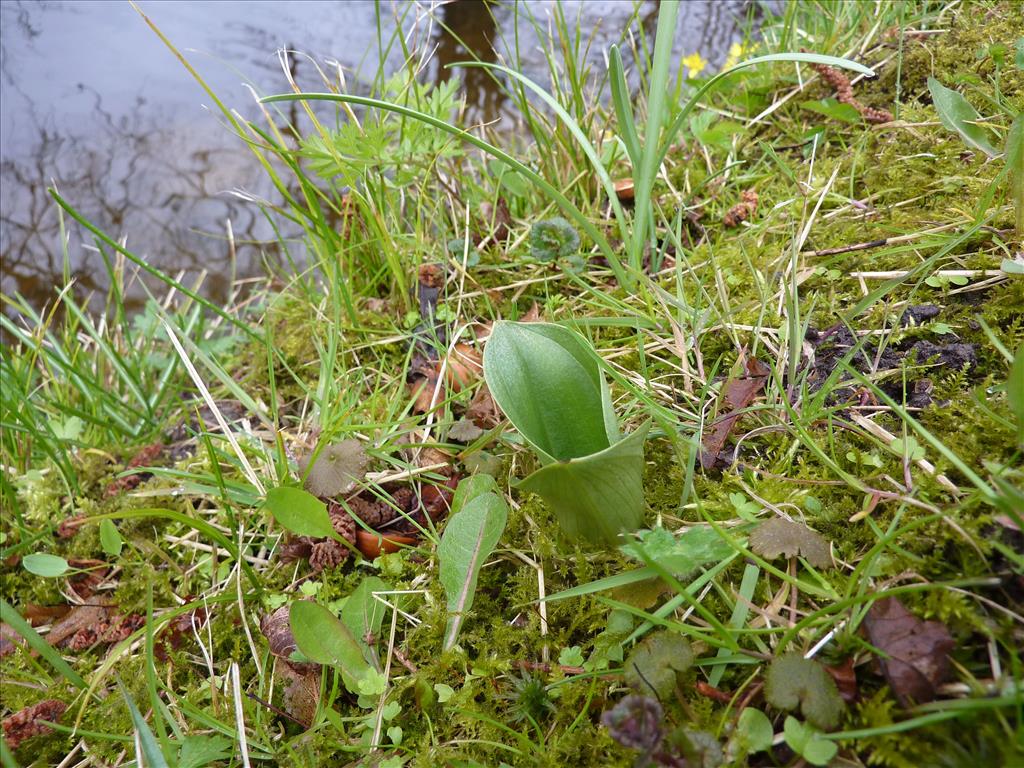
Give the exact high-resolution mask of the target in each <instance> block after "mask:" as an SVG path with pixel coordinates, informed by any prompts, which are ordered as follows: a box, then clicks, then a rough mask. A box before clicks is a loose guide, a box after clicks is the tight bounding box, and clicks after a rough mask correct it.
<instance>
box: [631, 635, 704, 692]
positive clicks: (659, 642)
mask: <svg viewBox="0 0 1024 768" xmlns="http://www.w3.org/2000/svg"><path fill="white" fill-rule="evenodd" d="M692 664H693V650H692V649H691V648H690V644H689V643H688V642H687V641H686V638H684V637H682V636H681V635H678V634H675V633H674V632H660V633H658V634H656V635H651V636H650V637H648V638H647V639H646V640H644V641H643V642H641V643H640V644H639V645H637V646H636V648H634V649H633V652H632V653H631V654H630V655H629V658H628V659H627V660H626V665H625V667H624V670H623V671H624V677H625V680H626V683H627V684H628V685H629V686H630V687H631V688H632V689H633V690H635V691H637V692H638V693H643V694H648V693H653V694H654V695H656V696H657V697H658V698H659V699H665V698H667V697H669V696H671V695H672V691H673V689H674V688H675V684H676V674H677V673H679V672H684V671H686V670H687V669H689V668H690V666H691V665H692Z"/></svg>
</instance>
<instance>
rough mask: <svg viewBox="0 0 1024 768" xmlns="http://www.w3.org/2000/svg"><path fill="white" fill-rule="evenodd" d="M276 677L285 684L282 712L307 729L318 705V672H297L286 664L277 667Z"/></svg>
mask: <svg viewBox="0 0 1024 768" xmlns="http://www.w3.org/2000/svg"><path fill="white" fill-rule="evenodd" d="M277 670H278V671H277V674H278V676H279V677H280V678H281V679H282V680H284V681H286V682H287V685H286V686H285V688H284V710H285V712H287V713H288V715H289V717H292V718H294V719H295V720H296V721H298V722H299V723H301V724H302V725H304V726H305V727H306V728H308V727H309V726H310V725H312V724H313V717H314V716H315V715H316V708H317V705H318V704H319V703H320V670H319V669H317V670H314V671H311V672H299V671H296V670H295V669H293V668H292V667H290V666H288V665H286V664H280V665H278V667H277Z"/></svg>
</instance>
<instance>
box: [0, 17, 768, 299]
mask: <svg viewBox="0 0 1024 768" xmlns="http://www.w3.org/2000/svg"><path fill="white" fill-rule="evenodd" d="M747 5H748V3H747V2H745V1H744V0H710V2H690V3H686V4H684V8H683V12H682V14H681V15H682V17H683V18H682V19H681V20H680V29H679V34H678V35H677V46H676V53H677V55H678V54H683V53H689V52H692V51H694V50H699V51H700V52H701V53H702V54H703V55H704V56H705V57H707V58H709V59H711V60H712V62H714V61H715V60H716V59H720V57H721V54H722V53H723V52H724V51H725V50H726V49H727V48H728V46H729V44H730V43H731V42H733V41H734V40H735V39H737V36H738V32H737V27H738V20H742V19H743V17H744V14H745V13H746V9H747ZM381 7H382V8H383V9H384V21H385V24H384V25H383V29H382V34H383V36H384V39H385V40H387V39H388V37H389V36H390V35H391V32H392V31H393V30H394V29H395V28H396V24H401V28H402V30H403V31H404V32H405V33H406V34H411V35H414V36H415V35H422V36H423V37H422V38H419V39H422V40H423V41H424V42H429V44H430V46H431V47H433V49H434V57H433V59H432V61H431V62H430V63H429V66H428V68H427V72H426V74H425V76H426V77H431V78H433V79H435V80H444V79H447V78H448V77H450V76H451V70H448V69H445V68H444V65H446V64H449V63H451V62H455V61H462V60H465V59H468V58H472V57H473V56H476V57H477V58H479V59H481V60H484V61H499V62H509V61H511V60H513V59H514V55H513V52H514V51H515V48H516V42H517V40H516V38H517V34H516V32H517V31H518V46H519V56H520V58H521V60H522V61H523V69H524V72H525V73H526V74H527V75H529V76H531V77H534V78H536V79H538V80H539V81H540V82H541V83H542V84H547V82H548V74H547V64H546V62H545V59H544V55H543V52H542V51H541V50H540V46H539V44H538V42H537V37H536V34H535V31H534V24H536V25H537V26H538V27H539V28H540V29H541V31H542V32H545V31H547V30H548V29H549V24H550V23H551V18H552V10H553V7H554V3H553V2H551V1H550V0H533V1H532V2H529V3H522V4H520V5H519V6H518V7H516V6H515V5H514V4H513V3H510V2H502V3H490V4H485V3H483V2H478V0H455V1H454V2H449V3H444V4H441V3H434V4H433V5H431V4H430V3H416V4H412V3H406V2H401V3H399V2H392V3H387V2H385V3H381ZM143 8H144V10H146V12H147V13H148V14H149V15H150V16H151V18H152V19H153V20H154V21H155V23H156V24H157V25H158V26H159V27H160V28H161V30H162V31H163V32H164V33H165V34H166V35H167V36H168V37H169V38H170V39H171V40H172V41H173V42H174V43H175V44H176V45H177V46H179V47H180V49H181V50H182V51H183V52H185V53H186V55H187V56H188V57H189V59H190V61H192V62H193V64H194V65H195V66H196V67H197V69H198V70H199V71H200V73H201V74H202V76H203V77H204V79H206V80H207V82H208V83H209V84H210V86H211V87H212V88H213V90H214V91H215V92H216V93H217V94H218V95H219V96H220V97H221V98H222V99H223V100H224V101H225V102H226V103H227V104H228V105H230V106H232V107H235V108H237V109H238V111H239V112H240V113H241V114H242V115H243V116H245V117H250V118H253V119H255V118H257V116H258V111H257V109H256V107H255V105H254V103H253V99H252V96H251V93H250V92H249V91H248V90H246V89H245V88H244V87H243V85H242V84H243V82H248V83H250V84H251V85H252V87H253V88H255V89H256V90H257V91H258V92H260V93H274V92H279V91H284V90H287V83H286V81H285V78H284V75H283V73H282V71H281V68H280V64H279V60H278V56H277V51H278V50H279V49H288V50H292V51H301V52H302V55H293V56H291V57H289V63H290V65H291V68H292V71H293V73H294V74H295V75H296V77H297V79H298V81H299V83H300V84H301V85H303V86H304V87H306V88H308V89H309V90H321V89H322V86H320V85H319V79H318V77H317V76H316V72H315V70H314V68H313V66H312V65H311V64H310V63H309V61H310V59H308V58H306V55H308V56H309V57H310V58H311V59H312V60H313V61H317V62H323V61H331V60H334V61H338V62H339V63H340V64H341V65H342V66H343V67H344V68H345V69H346V72H352V73H358V72H364V73H365V72H371V73H372V72H373V71H374V70H375V69H376V68H377V66H378V64H379V60H378V55H379V54H378V51H377V34H378V30H377V23H376V18H375V12H374V3H373V2H372V0H344V1H343V2H335V3H325V2H289V3H267V2H256V1H255V0H248V1H245V2H242V1H237V2H217V3H210V2H195V1H193V0H182V1H180V2H175V3H155V2H150V3H145V2H143ZM656 8H657V4H656V2H653V1H651V0H646V1H645V2H640V3H638V4H636V5H635V6H634V4H633V3H629V2H621V1H619V2H616V1H614V0H603V1H602V0H587V1H586V2H565V3H563V10H564V12H565V16H566V18H567V20H568V22H569V26H570V27H574V26H575V23H576V19H577V17H578V18H579V26H580V29H581V30H583V32H584V34H586V35H587V36H588V37H589V36H590V35H591V34H592V35H593V42H592V44H591V46H590V49H589V52H588V61H589V63H590V64H591V66H592V67H593V68H594V71H595V72H601V71H603V69H604V58H603V57H604V54H605V51H606V49H607V46H608V45H609V44H610V43H612V42H615V41H618V40H619V39H620V38H621V37H622V35H623V31H624V29H625V28H626V26H627V25H628V24H629V22H630V20H631V18H634V13H635V18H636V19H638V20H639V22H638V23H637V24H635V28H636V30H637V33H641V30H643V32H642V33H643V34H648V35H653V26H654V25H653V22H654V20H655V18H656ZM414 30H415V31H414ZM428 35H429V37H427V36H428ZM466 46H468V50H467V47H466ZM400 63H401V59H400V48H399V47H398V46H394V47H392V49H391V50H390V52H389V54H388V58H387V60H386V61H385V64H386V67H387V68H388V69H391V70H393V69H394V68H395V67H397V66H399V65H400ZM0 77H2V80H0V87H2V98H0V258H2V264H3V278H2V287H3V292H4V293H7V294H12V293H13V292H18V293H20V294H22V295H24V296H25V297H26V298H27V299H28V300H29V302H30V303H31V304H33V305H35V306H36V307H41V306H43V305H44V304H45V303H47V302H50V301H52V299H53V297H54V295H55V293H56V291H57V290H59V288H60V287H61V286H62V285H63V283H64V277H63V274H64V269H65V253H64V251H65V249H64V248H63V247H62V242H61V235H60V232H61V229H60V218H59V216H58V212H57V208H56V206H55V204H54V203H53V201H52V199H51V198H50V196H49V194H48V193H47V189H46V188H47V186H48V185H50V184H51V183H52V184H54V185H55V186H56V187H57V189H58V190H59V192H60V194H61V195H62V196H63V197H64V198H65V199H66V200H67V201H69V203H70V204H71V205H73V206H74V207H75V208H76V209H77V210H78V211H80V212H81V213H82V214H83V215H84V216H85V217H87V218H88V219H89V220H91V221H93V222H94V223H96V224H97V225H98V226H99V227H100V228H101V229H103V230H104V231H106V232H107V233H109V234H110V235H112V236H114V237H125V238H126V239H127V244H128V248H129V249H130V250H132V251H133V252H134V253H136V254H138V255H140V256H143V257H144V258H145V259H146V260H147V261H148V262H149V263H151V264H153V265H155V266H158V267H159V268H161V269H163V270H165V271H167V272H169V273H171V274H175V273H178V272H179V271H181V272H183V273H184V275H185V277H184V282H185V283H186V284H189V283H191V282H192V281H193V280H195V279H196V278H197V277H198V275H199V274H200V273H201V272H202V271H204V270H205V271H207V272H208V276H207V277H206V279H205V282H204V283H203V289H202V290H203V292H204V293H205V294H206V295H208V296H210V297H211V298H213V299H214V300H216V301H218V302H224V301H227V300H228V298H229V295H230V289H231V283H232V277H233V275H235V276H238V277H244V276H247V275H257V274H262V271H263V270H262V263H263V260H264V259H269V260H273V259H275V257H276V248H275V241H274V232H273V230H272V228H271V227H270V225H269V224H268V222H267V221H266V219H265V218H264V216H263V214H262V213H261V211H260V210H259V208H258V206H257V205H256V204H255V203H253V202H251V197H261V196H263V195H267V194H269V193H270V192H271V190H270V188H269V187H268V186H267V184H266V181H265V179H264V178H263V176H262V174H261V171H260V168H259V166H258V165H257V163H256V162H255V160H254V158H253V157H252V155H251V153H250V152H249V151H248V150H247V149H246V148H245V147H244V146H243V145H242V143H241V141H240V140H238V139H237V138H236V137H234V136H233V135H231V133H230V131H229V130H228V129H227V128H225V127H224V125H223V124H222V119H220V116H219V115H218V114H217V113H215V112H212V111H210V110H209V109H207V108H205V107H204V106H203V105H204V104H208V101H209V97H208V96H207V95H206V94H205V93H204V92H203V91H202V90H201V89H200V88H199V86H198V85H197V84H196V83H195V81H194V80H192V79H191V78H190V76H189V75H188V73H187V72H186V71H185V70H184V69H183V68H182V67H181V65H180V63H179V62H177V60H176V59H175V58H174V57H173V56H172V55H171V54H170V52H169V51H168V50H167V49H166V48H165V47H164V46H163V45H162V44H161V43H160V41H159V40H158V39H157V38H156V36H155V35H153V33H152V32H151V31H150V30H149V29H148V28H147V27H146V26H145V24H144V23H143V21H142V20H141V19H140V18H139V17H138V16H137V15H136V14H135V13H134V12H133V11H132V10H131V8H130V7H129V6H128V5H127V4H124V3H120V2H117V3H114V2H74V3H61V2H32V3H29V2H4V3H2V4H0ZM458 77H459V78H460V79H461V80H462V82H463V89H464V92H465V95H466V98H467V102H468V105H469V112H470V115H471V119H473V120H486V121H493V120H495V119H496V118H498V117H502V116H505V117H507V115H506V114H505V113H506V111H507V109H508V105H507V104H506V103H505V96H504V94H503V93H501V92H500V91H499V90H498V89H497V88H496V87H495V85H494V82H493V80H492V79H491V77H490V76H489V75H488V74H487V73H486V72H485V71H484V70H482V69H463V70H461V71H459V74H458ZM349 83H350V85H351V86H352V87H353V88H355V89H365V84H361V82H360V81H359V79H358V77H352V76H349ZM499 128H500V125H499ZM238 190H245V194H242V195H239V194H235V191H238ZM228 222H230V227H231V230H232V231H233V233H234V243H235V249H234V260H232V258H231V254H232V249H231V248H230V247H229V243H228V240H227V229H228ZM65 224H66V225H67V239H66V251H67V268H68V271H69V273H70V275H71V276H72V277H74V279H75V280H76V282H77V285H78V289H79V290H78V295H80V296H86V295H88V293H89V292H90V291H95V292H97V293H102V292H104V291H105V290H106V287H107V284H108V281H107V278H106V273H105V269H104V265H103V259H102V257H101V256H100V254H98V253H97V252H96V251H95V249H94V247H93V245H94V244H93V243H92V241H91V239H90V238H89V235H88V232H84V231H83V230H81V229H80V228H78V227H77V226H71V225H74V222H70V225H68V222H67V221H65ZM285 234H286V235H289V234H292V233H289V232H287V231H286V232H285ZM152 287H154V288H156V286H152ZM129 299H130V303H131V304H133V305H134V306H138V305H139V303H141V301H143V300H144V299H145V293H144V291H142V290H141V288H139V287H138V286H137V287H136V290H134V291H133V293H132V295H131V296H130V297H129Z"/></svg>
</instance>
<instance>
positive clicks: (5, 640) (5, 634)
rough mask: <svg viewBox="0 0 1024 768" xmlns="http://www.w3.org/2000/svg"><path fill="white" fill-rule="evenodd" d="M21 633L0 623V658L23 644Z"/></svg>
mask: <svg viewBox="0 0 1024 768" xmlns="http://www.w3.org/2000/svg"><path fill="white" fill-rule="evenodd" d="M24 643H25V641H24V640H23V639H22V637H21V635H19V634H18V633H17V632H15V631H14V629H13V628H12V627H11V626H10V625H8V624H0V659H2V658H3V657H4V656H7V655H8V654H10V653H14V652H15V651H16V650H17V649H18V648H20V647H21V646H22V645H24Z"/></svg>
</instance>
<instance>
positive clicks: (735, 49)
mask: <svg viewBox="0 0 1024 768" xmlns="http://www.w3.org/2000/svg"><path fill="white" fill-rule="evenodd" d="M746 52H747V49H746V48H744V47H743V46H742V45H741V44H740V43H733V44H732V45H730V46H729V55H728V57H726V59H725V64H724V65H723V66H722V69H729V68H730V67H734V66H736V65H737V64H738V63H739V61H740V57H741V56H742V55H743V54H744V53H746Z"/></svg>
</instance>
